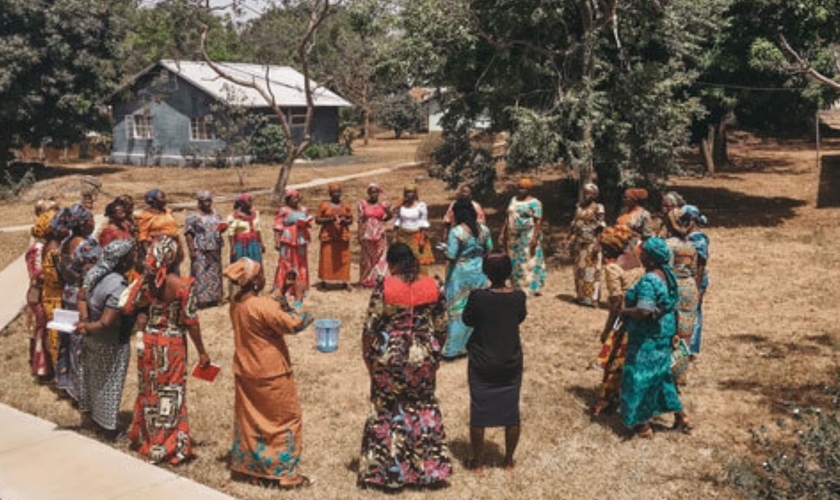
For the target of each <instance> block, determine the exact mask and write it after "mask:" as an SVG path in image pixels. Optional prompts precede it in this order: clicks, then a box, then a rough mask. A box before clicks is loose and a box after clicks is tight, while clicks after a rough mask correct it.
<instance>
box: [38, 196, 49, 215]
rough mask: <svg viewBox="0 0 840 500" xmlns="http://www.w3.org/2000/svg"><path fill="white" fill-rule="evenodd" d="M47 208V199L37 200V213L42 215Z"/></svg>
mask: <svg viewBox="0 0 840 500" xmlns="http://www.w3.org/2000/svg"><path fill="white" fill-rule="evenodd" d="M46 209H47V200H45V199H43V198H41V199H40V200H38V201H36V202H35V215H36V216H38V215H41V214H42V213H44V211H45V210H46Z"/></svg>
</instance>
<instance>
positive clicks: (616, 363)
mask: <svg viewBox="0 0 840 500" xmlns="http://www.w3.org/2000/svg"><path fill="white" fill-rule="evenodd" d="M632 239H633V233H632V232H631V231H630V230H629V229H627V228H625V227H623V226H615V227H608V228H606V229H604V231H603V232H602V233H601V235H600V237H599V242H600V243H601V249H602V251H603V253H604V260H605V261H606V262H607V263H606V265H605V266H604V274H605V276H606V280H605V281H606V285H607V294H608V296H609V306H610V312H609V315H608V316H607V321H606V323H605V324H604V330H603V332H602V333H601V343H602V344H603V346H602V348H601V352H600V353H599V354H598V357H597V358H596V359H595V362H594V365H595V366H597V367H599V368H601V369H603V370H604V377H603V379H602V381H601V388H600V390H599V394H598V402H597V403H596V404H595V407H594V408H593V409H592V412H593V413H594V414H595V415H598V414H599V413H601V412H602V411H604V410H606V409H607V408H610V407H615V405H616V404H617V403H618V398H619V394H620V390H621V373H622V370H623V368H624V355H625V353H626V352H627V336H626V334H625V332H624V327H623V325H622V324H621V323H620V322H618V321H616V320H618V316H619V313H620V312H621V308H622V307H623V306H624V292H626V291H627V289H629V288H630V287H631V286H633V284H635V283H636V281H638V280H639V278H641V277H642V275H644V273H645V269H644V268H643V267H642V263H641V261H640V260H639V256H638V254H637V253H636V250H635V247H634V246H633V245H632V243H631V241H632Z"/></svg>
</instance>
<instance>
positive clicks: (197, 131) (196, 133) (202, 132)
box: [190, 116, 213, 141]
mask: <svg viewBox="0 0 840 500" xmlns="http://www.w3.org/2000/svg"><path fill="white" fill-rule="evenodd" d="M190 140H191V141H212V140H213V134H211V133H210V122H209V120H208V119H207V118H206V117H204V116H201V117H199V118H190Z"/></svg>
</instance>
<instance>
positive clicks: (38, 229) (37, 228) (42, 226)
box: [31, 209, 56, 240]
mask: <svg viewBox="0 0 840 500" xmlns="http://www.w3.org/2000/svg"><path fill="white" fill-rule="evenodd" d="M55 214H56V211H55V210H49V209H47V210H45V211H44V212H41V215H39V216H38V217H37V218H36V219H35V224H33V225H32V231H31V232H32V237H33V238H35V239H38V240H43V239H44V238H46V237H47V235H48V234H49V232H50V228H51V225H52V221H53V219H54V218H55Z"/></svg>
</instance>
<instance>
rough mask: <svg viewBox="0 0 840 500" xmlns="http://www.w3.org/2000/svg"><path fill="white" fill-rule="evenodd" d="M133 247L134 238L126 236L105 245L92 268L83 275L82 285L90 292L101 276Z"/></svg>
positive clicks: (115, 265)
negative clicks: (126, 237)
mask: <svg viewBox="0 0 840 500" xmlns="http://www.w3.org/2000/svg"><path fill="white" fill-rule="evenodd" d="M132 248H134V239H132V238H128V239H123V240H114V241H112V242H111V243H108V244H107V245H105V247H104V248H103V249H102V255H101V256H100V257H99V261H97V263H96V265H95V266H93V269H91V270H90V271H88V273H87V275H85V280H84V287H85V288H86V289H87V290H88V292H90V291H91V290H93V288H94V287H95V286H96V285H97V284H98V283H99V282H100V281H102V278H104V277H105V276H108V275H109V274H111V273H112V272H114V269H116V267H117V265H118V264H119V263H120V261H121V260H122V259H123V258H124V257H125V256H126V255H128V254H129V252H131V249H132Z"/></svg>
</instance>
